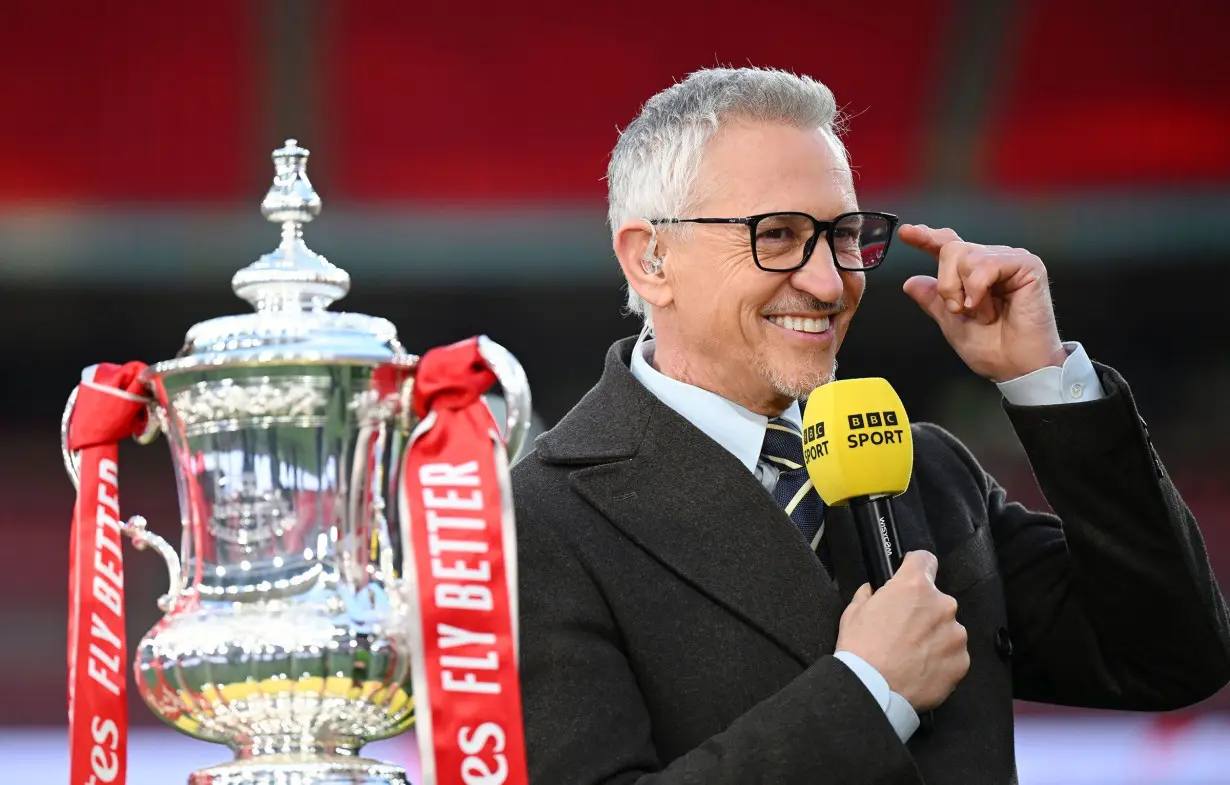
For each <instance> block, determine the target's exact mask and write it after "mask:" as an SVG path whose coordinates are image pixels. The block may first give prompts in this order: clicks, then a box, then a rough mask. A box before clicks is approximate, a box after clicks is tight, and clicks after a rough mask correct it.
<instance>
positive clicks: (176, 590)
mask: <svg viewBox="0 0 1230 785" xmlns="http://www.w3.org/2000/svg"><path fill="white" fill-rule="evenodd" d="M76 403H77V388H76V387H74V388H73V391H72V392H71V393H70V394H69V396H68V403H66V404H65V405H64V415H63V416H62V417H61V418H60V452H61V453H62V454H63V456H64V469H65V471H67V472H68V479H69V480H71V481H72V483H73V488H74V489H75V490H80V489H81V452H80V451H79V450H71V449H69V447H68V428H69V424H70V423H71V422H72V418H73V407H74V406H75V405H76ZM151 408H153V407H152V405H151ZM151 414H152V412H151ZM149 423H150V424H149V425H147V426H146V427H145V430H144V431H143V432H142V433H141V434H140V435H138V436H136V437H135V438H136V440H137V441H138V442H140V443H141V444H149V443H150V442H151V441H153V439H154V437H156V436H157V435H158V420H157V419H156V418H155V417H152V416H151V417H150V418H149ZM120 533H121V534H125V535H127V536H128V538H129V539H131V540H132V544H133V547H135V548H136V549H137V550H139V551H143V550H145V549H146V548H147V547H149V548H153V549H154V550H155V551H157V552H158V555H159V556H161V557H162V560H163V561H164V562H166V565H167V593H166V594H164V595H162V596H161V597H159V598H158V608H159V610H161V611H162V612H163V613H166V612H168V611H170V610H171V606H172V603H174V601H175V598H176V597H178V596H179V595H180V594H181V593H182V592H183V589H184V579H183V575H182V574H181V573H180V565H179V554H177V553H176V552H175V549H174V548H172V547H171V544H170V543H168V542H167V541H166V540H164V539H163V538H162V537H159V536H158V535H157V534H154V533H153V532H151V531H146V529H145V518H144V517H142V516H140V515H134V516H132V517H131V518H129V519H128V520H127V521H126V522H124V523H121V524H120Z"/></svg>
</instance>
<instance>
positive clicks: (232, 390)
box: [61, 139, 531, 785]
mask: <svg viewBox="0 0 1230 785" xmlns="http://www.w3.org/2000/svg"><path fill="white" fill-rule="evenodd" d="M307 159H308V151H307V150H305V149H304V148H302V147H300V146H299V145H298V144H297V142H296V141H295V140H294V139H289V140H287V142H286V145H285V146H284V147H282V148H281V149H278V150H276V151H275V152H274V153H273V161H274V164H275V169H276V175H275V177H274V180H273V186H272V187H271V188H270V190H269V192H268V194H267V195H266V196H265V199H264V201H263V202H262V203H261V212H262V213H263V214H264V216H265V217H266V218H267V219H268V220H269V221H271V222H273V223H276V224H279V225H280V226H281V229H282V240H281V244H280V245H279V246H278V247H277V249H276V250H274V251H273V252H271V253H269V254H266V255H264V256H263V257H261V258H260V260H259V261H257V262H255V263H253V264H251V265H249V266H248V267H246V268H244V269H242V270H240V271H239V272H238V273H236V274H235V276H234V279H233V281H232V287H233V289H234V291H235V293H236V294H237V295H239V296H240V297H242V298H243V299H245V300H247V301H248V302H249V303H251V304H252V305H253V306H254V309H255V310H254V312H252V313H246V314H242V315H235V316H224V317H220V318H216V319H210V320H208V321H205V322H202V323H200V324H197V325H195V326H194V327H192V328H191V329H190V330H189V332H188V335H187V340H186V343H185V345H184V347H183V349H182V350H181V351H180V352H179V354H178V355H177V356H176V358H175V359H173V360H168V361H166V362H162V363H158V364H156V365H153V366H151V367H150V368H149V369H148V371H147V372H146V375H145V377H144V379H143V381H145V383H146V384H147V386H148V387H149V390H150V393H151V396H152V397H153V398H154V400H155V403H153V404H151V405H150V428H149V429H147V431H146V433H144V434H143V435H142V436H141V437H139V439H138V440H139V441H141V442H142V443H148V442H150V441H151V440H153V439H154V438H155V437H156V436H157V433H158V432H159V431H161V432H162V433H164V434H166V436H167V440H168V442H169V444H170V447H171V455H172V459H173V461H174V466H175V473H176V478H177V481H178V486H179V500H180V508H181V516H182V523H183V540H182V543H181V546H180V550H179V553H178V554H177V553H176V551H175V549H173V548H172V547H171V546H170V545H169V544H168V543H167V542H166V541H165V540H163V539H162V538H161V537H159V536H157V535H156V534H153V533H151V532H148V531H146V529H145V521H144V520H143V519H142V518H141V517H140V516H135V517H133V518H132V519H130V520H129V521H128V522H127V523H126V524H125V525H124V531H125V533H126V534H128V535H130V537H131V538H132V540H133V541H134V543H135V544H136V546H137V547H138V548H144V547H147V546H148V547H152V548H153V549H154V550H156V551H157V552H158V553H159V554H161V555H162V557H163V558H164V559H165V561H166V563H167V572H168V576H169V581H170V586H169V589H168V592H167V594H166V595H165V596H163V597H162V598H161V599H159V601H158V602H159V607H160V608H161V609H162V610H163V611H164V613H165V615H164V616H163V617H162V619H161V620H160V621H159V622H158V623H157V624H156V625H155V626H154V628H153V629H152V630H150V631H149V633H147V634H146V635H145V637H144V638H143V639H142V640H141V642H140V644H139V645H138V648H137V658H136V663H135V667H134V672H135V676H136V682H137V688H138V690H139V691H140V694H141V696H142V697H143V698H144V700H145V702H146V703H147V704H148V705H149V707H150V708H151V709H152V710H153V711H154V713H155V714H157V715H158V716H159V717H160V718H162V719H163V720H164V721H165V722H167V723H168V724H170V725H171V726H172V727H174V728H176V729H178V730H180V731H182V732H183V733H186V734H188V735H190V736H193V737H196V738H198V739H202V740H205V741H211V742H216V743H219V744H225V745H227V746H228V747H230V748H231V750H232V751H233V753H234V756H235V759H234V760H232V761H230V762H227V763H223V764H221V765H218V766H214V767H211V768H208V769H203V770H201V771H197V772H194V773H192V774H191V775H190V777H189V782H190V783H191V785H239V784H240V783H242V784H243V785H274V783H277V785H322V784H323V783H330V784H333V783H347V784H348V785H350V784H353V785H359V784H360V783H362V784H363V785H367V784H369V783H372V784H374V783H405V782H406V774H405V772H404V771H403V770H402V769H401V768H400V767H398V766H393V765H389V764H386V763H381V762H378V761H375V760H370V759H366V758H362V757H359V755H358V753H359V749H360V748H361V747H362V746H363V745H364V744H365V743H367V742H370V741H374V740H378V739H384V738H388V737H390V736H394V735H397V734H399V733H402V732H403V731H405V730H407V729H408V728H410V727H411V726H412V725H413V723H414V717H415V712H414V698H413V696H412V694H411V693H412V688H411V658H412V657H414V656H416V655H415V652H414V651H412V649H411V645H410V641H411V640H412V633H411V624H412V618H413V614H412V609H411V608H410V607H409V602H408V600H407V599H406V594H405V592H404V591H403V586H402V581H403V578H402V577H401V576H403V575H405V571H404V570H403V569H402V566H403V559H405V558H407V557H406V554H405V552H404V551H405V549H403V548H402V543H401V542H400V537H398V536H396V535H397V533H398V526H397V522H396V521H395V520H394V517H395V515H396V513H397V509H396V508H397V504H396V503H394V502H395V500H396V494H397V490H396V489H397V482H398V476H397V475H398V471H397V469H398V465H399V460H400V458H401V455H402V452H403V450H404V449H405V445H406V443H407V439H408V437H409V434H410V432H411V430H412V429H413V427H414V425H415V424H416V423H415V419H414V415H413V414H412V412H411V411H410V406H409V405H408V401H409V396H410V387H411V385H412V384H413V382H414V371H415V367H416V363H417V360H418V358H417V357H416V356H415V355H411V354H408V353H407V352H406V351H405V349H403V348H402V345H401V343H400V342H399V341H398V338H397V334H396V329H395V328H394V326H393V324H391V323H390V322H388V321H386V320H384V319H380V318H376V317H372V316H365V315H361V314H352V313H342V312H337V311H330V310H328V307H329V305H330V304H331V303H332V302H333V301H335V300H337V299H339V298H341V297H343V296H344V295H345V294H346V292H347V290H348V289H349V276H348V275H347V273H346V272H345V271H344V270H342V269H339V268H338V267H336V266H334V265H333V264H331V263H330V262H328V261H327V260H326V259H325V258H324V257H322V256H320V255H319V254H317V253H315V252H313V251H312V250H311V249H309V248H308V247H307V245H306V244H305V243H304V241H303V235H302V229H303V224H305V223H308V222H309V221H311V220H312V219H313V218H315V217H316V215H318V214H319V212H320V198H319V196H318V195H317V194H316V192H315V191H314V190H313V188H312V185H311V183H310V182H309V180H308V177H307V173H306V165H307ZM479 345H480V351H481V353H482V355H483V358H484V359H485V360H486V361H487V363H488V365H489V366H490V367H491V370H492V371H494V372H495V374H496V377H497V378H498V379H499V382H500V386H501V387H502V390H503V396H504V402H503V404H504V405H503V407H502V408H503V411H504V412H505V413H506V417H505V419H506V423H505V428H504V431H503V434H504V439H505V443H506V445H507V452H508V455H509V456H510V457H511V456H514V455H516V454H517V452H518V450H519V449H520V447H521V446H522V443H523V441H524V439H525V436H526V432H527V429H528V428H529V425H530V422H531V406H530V392H529V387H528V385H527V382H526V379H525V374H524V372H523V371H522V369H521V366H520V365H519V364H518V363H517V361H516V359H515V358H514V357H513V356H512V355H511V354H509V353H508V352H507V351H506V350H504V349H503V348H501V347H500V346H498V345H497V344H495V343H493V342H491V341H488V340H486V339H485V338H484V339H480V344H479ZM74 397H75V393H74ZM73 402H74V399H73V398H70V399H69V402H68V407H67V409H66V411H65V416H64V421H63V424H62V429H61V430H62V433H61V438H62V442H63V445H64V458H65V464H66V467H67V469H68V472H69V474H70V476H71V477H72V479H73V481H74V483H76V481H77V465H78V464H77V456H76V455H74V454H73V453H72V452H70V451H69V449H68V447H67V441H66V437H67V427H68V423H69V417H70V415H71V412H72V408H73Z"/></svg>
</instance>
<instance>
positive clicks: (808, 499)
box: [761, 417, 832, 573]
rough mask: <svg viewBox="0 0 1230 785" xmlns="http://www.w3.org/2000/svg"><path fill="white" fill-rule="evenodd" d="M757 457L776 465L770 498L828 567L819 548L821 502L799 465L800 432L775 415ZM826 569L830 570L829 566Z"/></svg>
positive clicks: (821, 533) (822, 507)
mask: <svg viewBox="0 0 1230 785" xmlns="http://www.w3.org/2000/svg"><path fill="white" fill-rule="evenodd" d="M761 457H763V458H764V459H765V460H766V461H770V462H771V463H774V464H776V465H777V467H778V469H779V470H780V473H779V474H778V477H777V485H776V486H775V487H774V488H773V498H774V499H776V500H777V503H778V504H780V505H781V506H782V509H783V510H785V511H786V514H787V515H789V516H790V520H792V521H794V525H795V526H797V527H799V531H800V532H801V533H802V534H803V538H804V539H805V540H807V542H808V544H809V545H811V546H812V548H813V550H815V551H816V553H817V554H819V556H820V561H821V562H823V563H824V566H825V567H826V568H829V563H828V562H829V560H828V558H827V555H828V554H827V551H828V549H827V548H824V547H819V546H820V544H821V540H822V539H823V538H824V501H823V500H822V499H821V498H820V494H818V493H816V488H815V486H814V485H812V481H811V477H809V476H808V475H807V467H806V466H804V465H803V434H802V433H801V432H800V431H799V429H798V428H797V427H796V426H795V425H794V424H793V423H791V422H790V421H789V420H786V419H783V418H781V417H775V418H773V419H771V420H769V425H768V427H767V428H765V432H764V447H763V448H762V449H761ZM829 572H830V573H831V572H832V569H831V568H829Z"/></svg>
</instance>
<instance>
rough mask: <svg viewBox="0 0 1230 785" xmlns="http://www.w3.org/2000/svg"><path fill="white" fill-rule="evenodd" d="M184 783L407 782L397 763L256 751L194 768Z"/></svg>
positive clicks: (387, 784)
mask: <svg viewBox="0 0 1230 785" xmlns="http://www.w3.org/2000/svg"><path fill="white" fill-rule="evenodd" d="M188 785H409V780H407V779H406V772H405V770H404V769H402V768H401V767H400V766H394V765H392V764H389V763H381V762H380V761H376V760H371V759H369V758H355V757H350V756H344V755H320V754H316V755H311V754H302V755H297V754H287V755H260V756H258V757H253V758H245V759H243V760H236V761H231V762H230V763H223V764H221V765H218V766H211V767H209V768H208V769H201V770H200V771H194V772H192V774H191V775H190V776H189V777H188Z"/></svg>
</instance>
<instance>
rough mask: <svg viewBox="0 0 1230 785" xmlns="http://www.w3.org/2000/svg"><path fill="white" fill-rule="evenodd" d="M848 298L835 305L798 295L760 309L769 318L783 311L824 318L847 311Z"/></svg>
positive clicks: (843, 298) (841, 299)
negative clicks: (818, 315) (816, 315)
mask: <svg viewBox="0 0 1230 785" xmlns="http://www.w3.org/2000/svg"><path fill="white" fill-rule="evenodd" d="M846 306H847V302H846V298H845V297H844V296H842V297H841V298H840V299H839V300H837V302H835V303H827V302H825V301H824V300H821V299H818V298H816V297H809V296H807V295H798V296H797V297H785V298H782V299H781V300H776V301H774V302H771V303H769V304H768V305H766V306H765V307H763V308H761V309H760V315H761V316H769V315H770V314H774V313H781V312H783V311H801V312H808V313H819V314H821V315H823V316H828V315H830V314H834V313H838V312H840V311H844V310H845V309H846Z"/></svg>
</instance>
